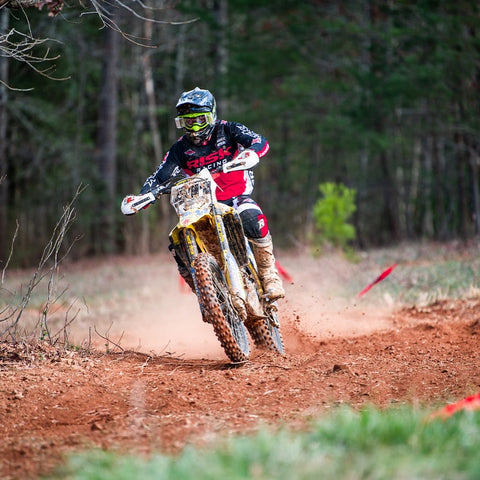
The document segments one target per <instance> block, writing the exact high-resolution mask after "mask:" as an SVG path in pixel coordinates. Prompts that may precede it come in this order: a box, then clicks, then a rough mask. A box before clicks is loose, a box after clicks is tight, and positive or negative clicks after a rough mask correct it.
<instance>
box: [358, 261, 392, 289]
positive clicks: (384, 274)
mask: <svg viewBox="0 0 480 480" xmlns="http://www.w3.org/2000/svg"><path fill="white" fill-rule="evenodd" d="M397 265H398V264H397V263H394V264H393V265H391V266H390V267H388V268H387V269H386V270H384V271H383V272H382V273H381V274H380V275H379V276H378V278H376V279H375V280H374V281H373V282H372V283H371V284H370V285H367V286H366V287H365V288H364V289H363V290H362V291H361V292H360V293H359V294H358V296H359V297H361V296H362V295H365V294H366V293H367V292H368V291H369V290H370V289H371V288H372V287H373V286H374V285H376V284H377V283H378V282H381V281H382V280H383V279H384V278H385V277H388V275H390V274H391V273H392V270H393V269H394V268H395V267H396V266H397Z"/></svg>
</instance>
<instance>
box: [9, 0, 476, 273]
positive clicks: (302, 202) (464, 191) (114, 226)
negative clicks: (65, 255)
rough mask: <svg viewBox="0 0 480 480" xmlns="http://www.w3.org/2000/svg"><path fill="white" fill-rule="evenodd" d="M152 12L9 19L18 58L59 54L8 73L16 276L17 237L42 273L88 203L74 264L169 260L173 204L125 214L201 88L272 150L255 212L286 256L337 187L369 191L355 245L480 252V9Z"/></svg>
mask: <svg viewBox="0 0 480 480" xmlns="http://www.w3.org/2000/svg"><path fill="white" fill-rule="evenodd" d="M56 3H57V4H58V3H59V2H56ZM120 5H121V6H123V7H125V6H126V7H127V8H120ZM137 5H138V3H137V2H128V1H127V2H121V3H118V4H117V3H116V2H112V4H111V5H110V6H109V7H108V8H107V9H104V10H102V11H101V13H102V15H104V17H103V19H102V17H100V16H99V15H85V10H84V8H85V2H79V3H78V4H75V3H73V4H71V5H63V8H62V10H61V13H60V14H57V15H56V16H54V17H52V16H48V15H47V14H46V12H45V11H38V10H32V9H28V10H26V9H23V10H22V9H15V10H14V9H11V8H7V6H6V5H2V6H0V25H1V36H0V49H1V50H0V51H1V52H3V53H5V51H6V50H5V47H6V45H7V43H6V42H7V41H8V42H10V44H11V42H14V41H15V40H16V41H17V43H16V45H17V47H18V48H17V50H16V53H17V54H18V51H19V50H18V49H19V48H20V47H19V45H21V42H22V39H24V38H26V37H28V38H30V39H31V38H35V39H42V40H43V41H41V42H40V41H39V42H38V43H37V44H35V45H34V46H32V51H31V58H33V59H35V61H33V60H32V61H30V62H28V61H21V60H19V59H18V58H16V57H17V56H18V55H17V56H16V55H12V54H10V55H5V54H4V55H2V56H0V178H2V180H1V183H0V231H1V238H0V242H1V243H0V259H1V260H2V262H5V259H6V258H7V256H8V254H9V252H10V249H11V240H12V238H13V236H14V233H15V231H16V229H17V224H18V235H17V236H16V239H15V249H14V254H13V261H14V262H15V263H16V264H18V265H29V264H31V263H32V262H34V261H35V259H36V258H38V256H39V253H41V251H42V248H43V245H44V244H45V242H46V241H48V238H49V236H50V235H51V232H52V230H53V228H54V226H55V224H56V221H57V219H58V218H59V217H60V216H61V213H62V208H63V206H64V205H65V204H67V203H68V202H69V201H70V200H71V199H72V198H73V197H74V195H75V192H76V191H77V190H78V188H79V186H81V187H82V188H83V190H82V193H81V194H80V195H79V196H78V198H77V199H76V206H75V208H76V220H75V223H74V224H73V225H72V227H71V229H70V231H69V233H68V236H69V238H68V240H70V241H73V240H77V241H76V245H75V248H74V249H72V250H71V253H70V255H72V256H74V257H77V258H78V257H82V256H85V255H98V254H104V253H122V252H127V253H140V252H141V253H145V252H151V251H157V250H159V249H161V248H164V247H165V245H166V243H167V242H166V236H167V234H168V231H169V229H170V228H171V226H172V224H173V221H174V218H173V216H172V212H171V210H170V208H169V205H168V203H167V200H166V199H163V198H162V199H161V200H160V201H159V202H158V205H157V206H155V207H151V208H150V209H149V210H148V211H146V212H142V213H141V214H140V215H137V216H135V217H130V218H125V217H123V216H122V214H121V213H120V210H119V204H120V201H121V199H122V197H123V196H124V195H125V194H127V193H137V192H138V191H139V189H140V187H141V185H142V184H143V181H144V179H145V178H146V177H147V176H148V175H149V174H150V173H152V172H153V171H154V169H155V168H156V166H157V165H158V164H159V163H160V162H161V161H162V158H163V155H164V153H165V152H166V150H167V149H168V147H169V146H170V145H171V144H172V143H173V142H174V141H175V140H176V138H177V137H178V136H179V134H180V132H179V131H178V130H176V129H175V125H174V121H173V118H174V116H175V109H174V105H175V102H176V100H177V98H178V97H179V95H180V94H181V92H182V91H184V90H189V89H191V88H194V87H195V86H200V87H202V88H208V89H209V90H211V91H212V93H214V95H215V96H216V98H217V104H218V114H219V117H220V118H225V119H228V120H235V121H239V122H241V123H245V124H246V125H248V126H249V127H250V128H252V129H253V130H255V131H257V132H259V133H262V134H264V135H265V136H266V137H267V138H268V140H269V142H270V146H271V150H270V152H269V154H268V155H267V157H265V158H264V159H263V160H262V162H261V164H260V165H259V166H258V167H257V168H256V172H255V173H256V187H255V195H254V198H255V199H256V200H257V201H258V202H259V203H260V205H262V208H263V209H264V211H265V212H266V214H267V216H268V218H269V222H270V226H271V230H272V232H273V234H274V236H275V241H276V243H277V245H279V246H284V247H287V246H291V245H296V244H299V243H300V244H305V243H308V242H309V241H310V239H311V235H312V234H313V233H314V221H313V213H312V210H313V206H314V204H315V202H316V201H317V200H318V198H319V196H320V192H319V184H321V183H323V182H336V183H339V184H343V185H346V186H347V187H349V188H351V189H354V190H355V191H356V206H357V209H356V212H355V217H354V220H353V221H354V224H355V230H356V234H357V236H356V239H355V245H356V246H359V247H362V248H367V247H370V246H374V245H383V244H386V243H391V242H399V241H402V240H406V239H435V240H439V241H445V240H449V239H463V240H467V239H473V238H478V234H479V232H480V196H479V184H480V175H479V166H480V125H479V122H480V119H479V115H478V113H479V112H480V108H479V107H480V105H479V103H480V96H479V85H480V83H479V81H480V39H479V25H480V21H479V20H480V18H479V17H480V15H479V14H480V7H479V4H478V2H477V1H467V0H456V1H454V0H444V1H434V0H420V1H413V0H389V1H388V2H385V1H380V0H360V1H353V0H350V1H349V0H333V1H330V2H321V1H317V0H310V1H306V2H294V1H292V0H269V1H267V0H257V1H255V2H254V1H251V0H230V1H227V0H201V1H194V0H182V1H173V0H172V1H169V0H164V1H162V2H154V1H150V2H143V3H142V5H144V6H145V7H147V8H145V9H143V10H142V11H141V12H140V13H139V12H135V11H134V7H135V6H137ZM94 6H95V4H94ZM132 12H133V13H132ZM97 13H98V12H97ZM105 18H107V19H108V22H105ZM27 19H28V21H27ZM105 23H108V25H106V26H105ZM102 27H103V28H102ZM7 34H8V35H7ZM10 53H11V52H10ZM47 57H48V60H46V59H47ZM42 58H43V59H44V61H43V62H42V61H41V60H42ZM164 200H165V201H164Z"/></svg>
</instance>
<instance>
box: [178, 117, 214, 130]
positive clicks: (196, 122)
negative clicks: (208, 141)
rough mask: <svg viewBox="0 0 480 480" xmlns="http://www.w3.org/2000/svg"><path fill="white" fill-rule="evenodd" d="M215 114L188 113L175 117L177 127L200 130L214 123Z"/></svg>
mask: <svg viewBox="0 0 480 480" xmlns="http://www.w3.org/2000/svg"><path fill="white" fill-rule="evenodd" d="M213 123H214V120H213V114H212V113H211V112H205V113H186V114H185V115H179V116H178V117H176V118H175V125H176V126H177V128H185V129H186V130H189V131H193V132H199V131H200V130H203V129H204V128H205V127H207V126H208V125H213Z"/></svg>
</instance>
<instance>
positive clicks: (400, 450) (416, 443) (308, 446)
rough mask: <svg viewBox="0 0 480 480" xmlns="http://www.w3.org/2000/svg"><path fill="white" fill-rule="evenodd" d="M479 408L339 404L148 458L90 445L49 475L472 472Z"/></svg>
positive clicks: (478, 459)
mask: <svg viewBox="0 0 480 480" xmlns="http://www.w3.org/2000/svg"><path fill="white" fill-rule="evenodd" d="M479 445H480V412H471V411H470V412H467V411H462V412H459V413H457V414H455V415H454V416H452V417H450V418H447V419H440V418H437V419H434V420H430V419H429V414H428V412H426V411H425V410H419V409H415V408H413V407H407V406H402V407H400V408H393V407H392V408H389V409H387V410H383V411H381V410H378V409H375V408H367V409H365V410H362V411H360V412H356V411H354V410H352V409H350V408H341V409H339V410H337V411H335V412H334V413H332V414H330V415H329V416H326V417H323V418H321V419H319V420H317V421H316V422H315V423H314V424H312V426H311V428H310V429H309V431H307V432H302V433H293V432H291V431H289V430H287V429H282V430H280V431H278V432H276V433H273V432H269V431H266V430H263V431H260V432H258V433H257V434H255V435H254V436H250V437H246V436H242V437H233V438H230V439H225V440H223V441H219V442H218V443H217V445H216V446H214V447H212V448H209V449H196V448H193V447H189V448H187V449H186V450H184V451H183V453H182V454H180V455H179V456H178V457H169V456H165V455H160V454H157V455H154V456H152V457H151V458H149V459H141V458H139V457H134V456H120V455H117V454H114V453H109V452H105V451H93V452H88V453H85V454H81V455H75V456H72V457H70V459H69V462H68V464H67V465H66V466H64V467H62V468H61V470H58V472H57V473H56V474H55V475H53V476H51V477H48V478H49V479H50V480H55V479H66V480H67V479H71V480H87V479H88V480H95V479H99V480H100V479H101V480H109V479H116V480H132V479H142V480H153V479H162V480H163V479H165V480H167V479H179V478H181V479H182V480H190V479H192V480H193V479H195V480H200V479H210V480H214V479H229V480H237V479H238V480H240V479H259V480H267V479H268V480H270V479H275V480H283V479H285V480H287V479H288V480H292V479H298V480H307V479H308V480H310V479H312V480H313V479H315V480H316V479H319V478H322V479H340V480H342V479H344V480H356V479H365V480H367V479H368V480H370V479H371V480H374V479H379V480H380V479H393V480H395V479H398V480H404V479H408V480H412V479H422V480H428V479H435V480H439V479H449V480H451V479H478V478H479V475H480V473H479V472H480V455H478V447H479Z"/></svg>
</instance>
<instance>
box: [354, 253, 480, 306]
mask: <svg viewBox="0 0 480 480" xmlns="http://www.w3.org/2000/svg"><path fill="white" fill-rule="evenodd" d="M394 263H396V264H397V267H396V268H395V269H394V270H393V271H392V273H391V274H390V275H389V276H388V277H386V278H385V279H384V280H383V281H381V282H380V283H378V284H377V285H376V286H375V287H373V288H374V290H372V291H371V293H369V294H368V296H367V297H366V298H368V299H369V300H371V299H375V298H380V299H383V300H385V299H386V300H389V302H390V303H395V304H397V305H417V306H425V305H429V304H432V303H435V302H436V301H438V300H445V299H457V298H471V297H479V296H480V249H479V247H478V246H473V247H470V248H468V249H467V248H459V247H451V246H449V245H448V244H445V245H436V244H425V245H422V244H415V245H408V244H405V245H399V246H396V247H392V248H388V249H378V250H372V251H370V252H368V253H366V254H364V255H363V258H362V260H361V261H360V262H359V263H358V264H357V265H356V266H355V275H352V279H351V281H350V282H349V284H348V285H347V286H346V296H347V297H348V296H350V297H351V296H353V295H355V293H356V292H359V291H361V290H362V289H363V288H364V287H365V286H366V285H368V284H369V283H370V282H372V281H373V280H375V278H376V276H378V275H380V273H381V272H382V271H383V270H384V269H386V268H387V267H389V266H390V265H393V264H394Z"/></svg>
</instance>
